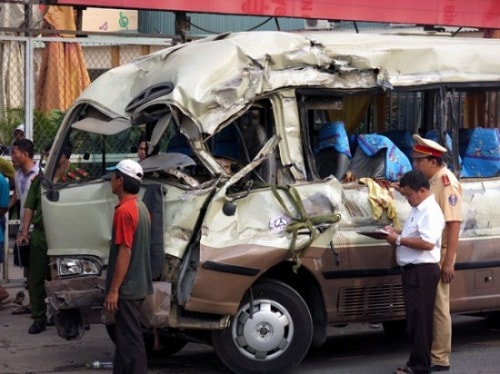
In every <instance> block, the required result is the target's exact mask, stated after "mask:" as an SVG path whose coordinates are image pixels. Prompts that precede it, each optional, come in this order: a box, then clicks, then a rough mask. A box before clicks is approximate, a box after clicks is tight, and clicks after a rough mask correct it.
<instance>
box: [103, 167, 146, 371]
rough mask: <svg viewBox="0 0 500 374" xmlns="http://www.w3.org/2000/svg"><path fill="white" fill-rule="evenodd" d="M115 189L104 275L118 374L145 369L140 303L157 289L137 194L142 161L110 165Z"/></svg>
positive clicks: (106, 306) (144, 217)
mask: <svg viewBox="0 0 500 374" xmlns="http://www.w3.org/2000/svg"><path fill="white" fill-rule="evenodd" d="M108 170H109V171H111V172H112V174H111V188H112V190H113V193H114V194H115V195H117V196H118V199H119V203H118V205H117V206H116V208H115V214H114V217H113V233H112V239H111V245H110V252H109V262H108V270H107V274H106V290H105V294H106V298H105V300H104V309H105V310H106V311H107V312H108V313H112V314H114V315H115V344H116V349H115V357H114V361H113V372H114V373H137V374H143V373H146V372H147V357H146V350H145V348H144V340H143V335H142V328H141V323H140V309H141V304H142V302H143V300H144V298H145V297H146V295H148V294H152V293H153V284H152V276H151V265H150V257H149V244H150V240H151V223H150V217H149V212H148V210H147V208H146V206H145V205H144V204H143V203H142V201H140V200H139V198H138V195H137V193H138V192H139V188H140V185H141V181H142V176H143V170H142V167H141V165H139V163H137V162H136V161H133V160H122V161H120V162H119V163H118V164H117V165H116V166H114V167H112V168H109V169H108Z"/></svg>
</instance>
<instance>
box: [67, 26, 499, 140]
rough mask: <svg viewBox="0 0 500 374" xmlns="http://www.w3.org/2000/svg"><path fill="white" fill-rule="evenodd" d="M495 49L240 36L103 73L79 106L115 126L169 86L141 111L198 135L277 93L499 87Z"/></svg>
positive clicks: (470, 44) (422, 40)
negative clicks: (154, 111)
mask: <svg viewBox="0 0 500 374" xmlns="http://www.w3.org/2000/svg"><path fill="white" fill-rule="evenodd" d="M498 56H500V42H498V41H496V40H493V39H477V38H467V39H465V38H451V37H449V36H448V37H446V36H433V35H427V36H425V35H398V34H394V33H378V34H355V33H344V32H323V33H316V32H309V33H288V32H272V31H271V32H262V31H256V32H241V33H228V34H222V35H218V36H215V37H210V38H206V39H202V40H198V41H194V42H191V43H187V44H182V45H177V46H174V47H170V48H166V49H164V50H162V51H159V52H156V53H153V54H151V55H148V56H145V57H143V58H141V59H139V60H137V61H135V62H133V63H130V64H126V65H123V66H120V67H117V68H115V69H112V70H110V71H108V72H107V73H105V74H103V75H102V76H101V77H99V78H98V79H97V80H96V81H95V82H93V83H92V84H91V85H90V86H89V87H88V88H87V89H86V90H85V91H84V92H83V93H82V94H81V96H80V97H79V98H78V99H77V101H76V102H75V105H78V104H79V103H89V102H90V103H92V105H94V106H95V107H97V108H100V109H101V110H102V111H103V112H106V113H108V114H110V113H112V116H114V117H125V118H126V117H129V116H130V115H131V113H127V112H126V109H125V108H126V107H127V105H128V104H129V103H130V101H131V100H132V99H134V98H136V97H137V95H139V94H140V93H143V92H144V91H145V90H146V89H147V88H148V87H151V86H154V85H157V84H158V83H160V82H165V83H167V82H168V83H169V84H172V85H173V89H172V90H171V91H169V92H168V93H167V94H164V95H156V97H154V98H152V100H150V101H148V100H144V104H143V105H142V106H139V107H137V108H136V109H135V110H140V109H141V108H143V107H145V106H148V105H152V104H166V105H174V106H176V107H177V108H179V109H180V110H181V111H182V112H183V113H184V114H185V115H187V116H189V117H190V118H191V119H192V120H193V121H194V122H195V124H196V125H197V126H198V127H199V129H200V131H201V132H204V133H207V134H213V132H214V131H215V129H216V128H217V126H218V125H219V124H220V123H222V122H223V121H225V120H227V119H229V118H231V117H232V116H234V115H235V114H236V113H238V112H239V111H240V110H243V109H244V108H245V107H246V106H248V105H249V103H251V102H252V101H254V100H255V99H256V98H257V97H259V96H261V95H265V94H266V93H267V92H271V91H273V90H275V89H278V88H282V87H283V88H285V87H299V86H300V87H307V86H309V87H324V88H364V87H366V88H371V87H377V86H378V87H382V88H385V89H391V88H392V87H405V86H412V85H416V84H418V85H426V84H439V83H446V82H449V83H454V82H461V81H469V82H470V81H476V82H486V81H498V80H500V64H498V61H497V60H498Z"/></svg>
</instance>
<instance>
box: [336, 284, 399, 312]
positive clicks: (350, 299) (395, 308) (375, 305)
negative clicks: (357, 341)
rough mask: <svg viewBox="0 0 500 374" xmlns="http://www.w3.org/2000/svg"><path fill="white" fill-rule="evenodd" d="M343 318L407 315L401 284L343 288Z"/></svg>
mask: <svg viewBox="0 0 500 374" xmlns="http://www.w3.org/2000/svg"><path fill="white" fill-rule="evenodd" d="M338 312H339V316H341V317H357V318H362V317H370V318H371V317H379V316H380V317H394V316H404V315H405V305H404V299H403V289H402V285H401V284H387V285H383V286H368V287H357V288H343V289H342V290H340V299H339V307H338Z"/></svg>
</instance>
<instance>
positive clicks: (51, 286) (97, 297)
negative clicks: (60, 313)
mask: <svg viewBox="0 0 500 374" xmlns="http://www.w3.org/2000/svg"><path fill="white" fill-rule="evenodd" d="M104 287H105V278H104V276H100V277H97V276H88V277H81V278H69V279H60V280H52V281H51V282H45V288H46V292H47V297H48V298H49V300H50V304H51V306H52V307H53V308H54V309H55V310H62V309H78V308H82V307H89V306H91V307H92V306H102V305H103V303H104Z"/></svg>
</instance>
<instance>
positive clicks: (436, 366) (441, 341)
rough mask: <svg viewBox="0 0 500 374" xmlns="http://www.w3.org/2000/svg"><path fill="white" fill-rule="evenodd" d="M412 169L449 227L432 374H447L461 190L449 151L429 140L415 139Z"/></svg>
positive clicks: (438, 296) (443, 254)
mask: <svg viewBox="0 0 500 374" xmlns="http://www.w3.org/2000/svg"><path fill="white" fill-rule="evenodd" d="M413 139H414V140H415V146H414V147H413V152H412V158H413V167H414V168H415V169H417V170H420V171H422V172H423V173H424V174H425V175H426V176H427V178H428V179H429V182H430V185H431V192H432V193H433V194H434V196H435V197H436V200H437V202H438V204H439V206H440V207H441V210H442V211H443V214H444V218H445V221H446V226H445V228H444V231H443V238H442V242H441V261H440V265H441V279H440V282H439V283H438V287H437V293H436V306H435V310H434V328H433V342H432V351H431V358H432V367H431V371H448V370H449V369H450V353H451V315H450V282H451V281H452V280H453V278H454V276H455V259H456V254H457V246H458V237H459V234H460V224H461V221H462V187H461V186H460V183H459V182H458V180H457V178H456V177H455V175H454V174H453V173H452V172H451V171H450V170H449V169H448V168H447V167H446V164H445V163H444V161H443V155H444V154H445V153H446V152H447V149H446V148H445V147H443V146H441V145H440V144H438V143H436V142H435V141H432V140H430V139H424V138H422V137H420V136H419V135H417V134H415V135H413Z"/></svg>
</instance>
